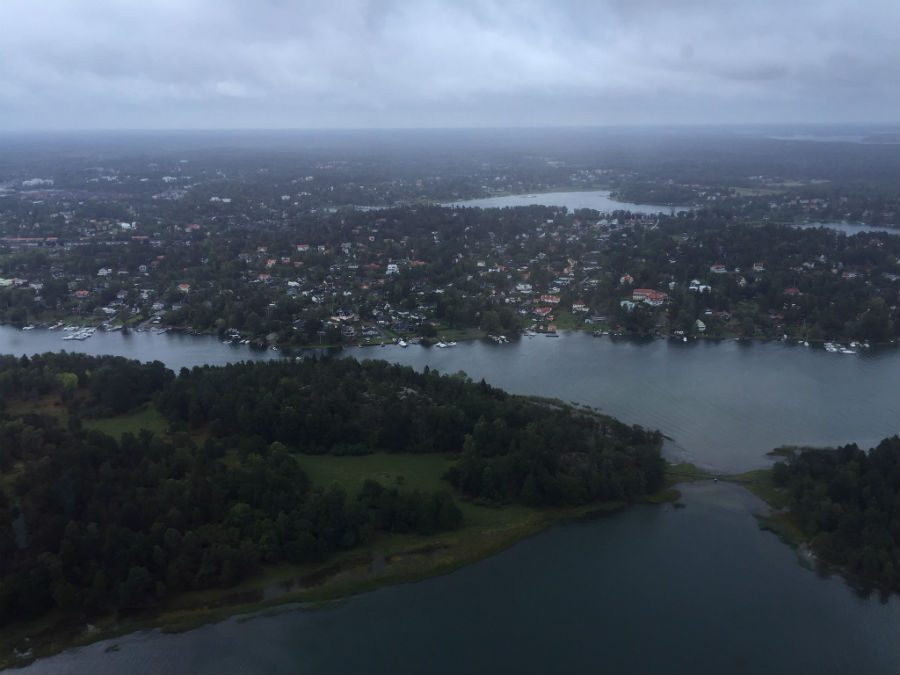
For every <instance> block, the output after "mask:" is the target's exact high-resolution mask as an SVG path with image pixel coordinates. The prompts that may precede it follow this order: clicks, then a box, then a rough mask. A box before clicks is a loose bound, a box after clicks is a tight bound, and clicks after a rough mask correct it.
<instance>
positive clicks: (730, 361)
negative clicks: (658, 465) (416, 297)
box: [349, 333, 900, 472]
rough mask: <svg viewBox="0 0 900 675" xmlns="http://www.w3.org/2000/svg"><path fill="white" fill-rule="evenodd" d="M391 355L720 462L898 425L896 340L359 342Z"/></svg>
mask: <svg viewBox="0 0 900 675" xmlns="http://www.w3.org/2000/svg"><path fill="white" fill-rule="evenodd" d="M349 353H350V354H352V355H353V356H356V357H357V358H387V359H390V360H393V361H397V362H400V363H405V364H408V365H412V366H414V367H416V368H418V369H421V368H424V367H425V366H426V365H427V366H430V367H431V368H437V369H438V370H439V371H441V372H451V373H452V372H456V371H458V370H464V371H465V372H466V373H468V375H469V376H470V377H472V378H474V379H481V378H484V379H485V380H486V381H487V382H488V383H490V384H493V385H496V386H499V387H503V388H504V389H507V390H508V391H511V392H514V393H519V394H539V395H542V396H550V397H554V398H560V399H562V400H564V401H576V402H578V403H583V404H587V405H591V406H594V407H597V408H600V409H601V410H602V411H603V412H605V413H608V414H610V415H613V416H614V417H618V418H619V419H621V420H624V421H626V422H631V423H635V424H642V425H644V426H646V427H650V428H653V429H660V430H661V431H662V432H663V433H664V434H665V435H667V436H669V437H671V438H672V439H673V441H674V442H673V443H671V444H669V446H668V447H667V452H668V454H669V455H670V457H672V458H674V459H687V460H689V461H694V462H696V463H698V464H701V465H703V466H706V467H708V468H711V469H714V470H718V471H726V472H730V471H745V470H747V469H753V468H758V467H760V466H766V465H768V460H767V459H766V456H765V454H766V453H767V452H768V451H769V450H771V449H772V448H774V447H777V446H779V445H782V444H797V445H800V444H810V445H835V444H842V443H850V442H858V443H860V444H861V445H863V446H864V447H869V446H870V445H871V444H872V443H875V442H877V441H878V440H880V439H882V438H884V437H885V436H890V435H893V434H896V433H900V394H898V391H900V351H898V350H896V349H884V350H875V349H872V350H868V351H864V352H861V353H860V354H856V355H845V354H829V353H828V352H826V351H824V350H822V349H815V348H807V347H801V346H793V345H786V344H784V343H755V344H745V343H739V342H733V341H727V342H706V341H700V342H695V343H688V344H683V343H680V342H674V341H668V340H651V341H647V342H636V341H627V340H616V341H613V340H612V339H610V338H609V337H604V338H593V337H591V336H589V335H587V334H584V333H561V334H560V337H558V338H548V337H545V336H536V337H532V338H522V339H521V340H519V341H518V342H515V343H512V344H509V345H500V346H498V345H494V344H493V343H489V342H466V343H460V344H459V345H457V346H456V347H454V348H452V349H436V348H431V349H426V348H423V347H415V346H411V347H408V348H407V349H400V348H399V347H390V348H384V349H380V348H377V347H376V348H362V349H355V350H349Z"/></svg>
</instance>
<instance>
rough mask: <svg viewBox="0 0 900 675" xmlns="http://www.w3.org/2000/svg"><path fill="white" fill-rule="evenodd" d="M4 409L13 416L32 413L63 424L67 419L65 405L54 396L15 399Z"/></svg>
mask: <svg viewBox="0 0 900 675" xmlns="http://www.w3.org/2000/svg"><path fill="white" fill-rule="evenodd" d="M6 409H7V412H9V414H10V415H13V416H16V415H26V414H29V413H33V414H38V415H46V416H48V417H55V418H57V419H58V420H60V422H63V423H64V422H65V421H66V420H67V419H68V418H69V413H68V411H67V410H66V406H65V404H64V403H63V402H62V400H61V399H60V398H59V396H56V395H50V396H41V397H40V398H35V399H15V400H12V401H9V403H8V404H7V408H6Z"/></svg>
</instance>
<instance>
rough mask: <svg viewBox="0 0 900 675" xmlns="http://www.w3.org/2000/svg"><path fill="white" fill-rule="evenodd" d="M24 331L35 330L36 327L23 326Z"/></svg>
mask: <svg viewBox="0 0 900 675" xmlns="http://www.w3.org/2000/svg"><path fill="white" fill-rule="evenodd" d="M22 330H34V326H30V325H29V326H22Z"/></svg>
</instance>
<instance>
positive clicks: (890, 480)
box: [773, 436, 900, 590]
mask: <svg viewBox="0 0 900 675" xmlns="http://www.w3.org/2000/svg"><path fill="white" fill-rule="evenodd" d="M773 479H774V481H775V484H776V485H778V486H780V487H783V488H785V489H786V490H787V491H788V492H789V494H790V498H791V505H790V508H791V512H792V514H794V516H795V517H796V518H797V519H798V523H799V525H800V527H801V529H802V530H803V531H804V532H805V533H806V534H807V535H808V536H809V537H810V539H811V546H812V548H813V550H814V551H815V552H816V554H817V555H819V556H820V557H821V558H822V559H823V560H824V561H826V562H828V563H831V564H834V565H836V566H838V567H840V568H842V569H844V570H846V571H848V572H849V573H850V574H851V575H852V576H854V577H856V578H858V579H862V580H864V581H866V582H869V583H871V584H874V585H876V586H879V587H882V588H886V589H890V590H900V498H898V495H900V437H898V436H893V437H892V438H887V439H885V440H883V441H881V443H879V444H878V445H877V446H876V447H875V448H872V449H870V450H869V451H868V452H866V451H864V450H861V449H860V448H859V447H858V446H857V445H856V444H853V445H846V446H844V447H842V448H838V449H837V450H804V451H802V452H800V453H799V454H796V455H793V456H791V457H789V458H788V460H787V461H786V462H779V463H777V464H776V465H775V467H774V470H773Z"/></svg>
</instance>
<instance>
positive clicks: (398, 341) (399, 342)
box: [397, 338, 408, 349]
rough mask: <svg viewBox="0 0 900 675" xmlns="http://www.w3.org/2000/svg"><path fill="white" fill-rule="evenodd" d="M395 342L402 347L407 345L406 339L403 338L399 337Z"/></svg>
mask: <svg viewBox="0 0 900 675" xmlns="http://www.w3.org/2000/svg"><path fill="white" fill-rule="evenodd" d="M397 344H398V345H399V346H400V347H403V348H404V349H405V348H406V347H407V346H408V345H407V343H406V340H404V339H403V338H400V339H399V340H397Z"/></svg>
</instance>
